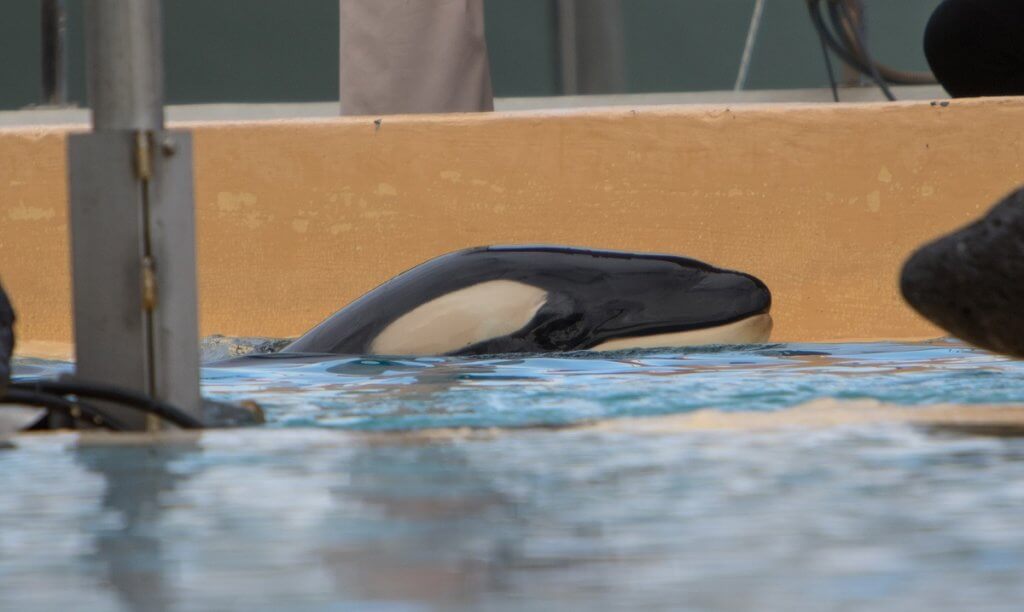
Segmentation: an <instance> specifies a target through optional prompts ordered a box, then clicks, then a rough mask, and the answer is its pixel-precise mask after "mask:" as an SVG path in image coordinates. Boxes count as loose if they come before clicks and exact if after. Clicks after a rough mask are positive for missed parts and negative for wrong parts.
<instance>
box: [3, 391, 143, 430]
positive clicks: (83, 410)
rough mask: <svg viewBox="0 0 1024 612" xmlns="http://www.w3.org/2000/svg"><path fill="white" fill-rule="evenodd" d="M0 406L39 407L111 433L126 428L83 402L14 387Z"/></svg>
mask: <svg viewBox="0 0 1024 612" xmlns="http://www.w3.org/2000/svg"><path fill="white" fill-rule="evenodd" d="M0 404H24V405H28V406H39V407H41V408H46V409H47V410H50V411H51V412H59V413H61V414H65V415H67V416H69V417H71V418H72V419H75V420H81V421H85V422H87V423H89V424H91V425H95V426H96V427H102V428H104V429H110V430H112V431H125V430H126V429H127V427H125V426H124V424H123V423H121V422H120V421H118V420H117V419H115V418H113V417H109V416H107V415H105V414H102V413H100V412H99V411H98V410H97V409H96V408H94V407H92V406H90V405H89V404H86V403H83V402H73V401H70V400H68V399H65V398H63V397H61V396H59V395H54V394H52V393H45V392H39V391H30V390H27V389H22V388H19V387H18V386H17V384H15V385H11V388H9V389H7V391H6V393H4V395H3V396H2V397H0Z"/></svg>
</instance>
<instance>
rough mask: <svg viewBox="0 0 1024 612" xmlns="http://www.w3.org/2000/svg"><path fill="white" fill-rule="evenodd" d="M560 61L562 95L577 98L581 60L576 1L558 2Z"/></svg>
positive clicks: (559, 0) (565, 0)
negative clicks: (577, 49) (577, 39)
mask: <svg viewBox="0 0 1024 612" xmlns="http://www.w3.org/2000/svg"><path fill="white" fill-rule="evenodd" d="M557 10H558V19H557V25H558V60H559V67H560V68H561V77H562V95H563V96H575V95H576V94H578V93H579V92H580V89H579V60H578V58H577V55H576V0H558V4H557Z"/></svg>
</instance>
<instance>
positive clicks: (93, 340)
mask: <svg viewBox="0 0 1024 612" xmlns="http://www.w3.org/2000/svg"><path fill="white" fill-rule="evenodd" d="M160 9H161V2H160V1H159V0H86V2H85V36H86V72H87V85H88V95H89V105H90V108H91V111H92V130H91V131H90V132H88V133H85V134H76V135H72V136H70V137H69V139H68V169H69V193H70V208H71V210H70V221H71V257H72V262H71V263H72V266H71V267H72V289H73V300H74V328H75V333H74V335H75V358H76V367H75V376H76V377H79V378H81V379H83V380H89V381H94V382H103V383H109V384H114V385H118V386H121V387H126V388H129V389H133V390H136V391H141V392H144V393H147V394H149V395H151V396H153V397H155V398H157V399H160V400H163V401H166V402H169V403H172V404H175V405H176V406H178V407H179V408H181V409H183V410H185V411H186V412H189V413H190V414H193V415H194V416H196V417H197V418H201V400H200V394H199V346H198V344H199V340H198V314H197V293H196V255H195V221H194V219H195V208H194V195H193V188H192V185H193V178H192V141H191V134H189V133H188V132H186V131H178V130H175V131H167V130H165V129H164V111H163V53H162V36H161V35H162V32H161V23H162V19H161V11H160ZM103 409H104V410H105V411H109V413H110V414H112V415H113V416H116V417H117V418H118V419H120V420H122V421H124V422H126V423H127V424H128V425H129V426H130V427H131V428H132V429H135V430H145V429H154V428H155V427H156V426H157V424H156V423H155V421H154V420H152V419H150V418H147V417H145V416H141V415H140V414H139V413H137V412H135V411H132V410H129V409H127V408H123V407H116V406H111V405H104V406H103Z"/></svg>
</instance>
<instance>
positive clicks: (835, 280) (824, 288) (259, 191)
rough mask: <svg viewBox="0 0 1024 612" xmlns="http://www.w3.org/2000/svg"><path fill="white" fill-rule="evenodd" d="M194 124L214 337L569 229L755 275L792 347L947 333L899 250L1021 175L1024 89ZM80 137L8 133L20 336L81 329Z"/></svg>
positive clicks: (562, 238)
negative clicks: (988, 95)
mask: <svg viewBox="0 0 1024 612" xmlns="http://www.w3.org/2000/svg"><path fill="white" fill-rule="evenodd" d="M189 127H191V128H192V129H194V133H195V147H196V149H195V159H196V206H197V223H198V236H199V240H198V242H199V261H200V270H199V279H200V300H201V305H202V308H201V313H202V317H201V318H202V332H203V333H204V334H212V333H222V334H234V335H261V336H293V335H297V334H299V333H301V332H303V331H304V330H306V329H307V328H309V327H311V326H312V325H314V324H315V323H317V322H318V321H320V320H321V319H323V318H324V317H326V316H328V315H329V314H330V313H332V312H333V311H334V310H336V309H337V308H339V307H341V306H343V305H344V304H345V303H347V302H349V301H350V300H352V299H354V298H356V297H358V296H359V295H360V294H362V293H363V292H365V291H367V290H369V289H371V288H373V287H374V286H376V285H377V284H379V283H381V282H382V281H384V280H386V279H387V278H389V277H391V276H392V275H394V274H397V273H399V272H401V271H403V270H405V269H407V268H409V267H411V266H414V265H416V264H417V263H418V262H421V261H424V260H426V259H428V258H430V257H433V256H436V255H439V254H441V253H444V252H447V251H451V250H454V249H458V248H461V247H467V246H473V245H482V244H509V243H560V244H572V245H580V246H589V247H601V248H612V249H628V250H640V251H660V252H667V253H677V254H683V255H689V256H692V257H697V258H700V259H704V260H707V261H710V262H712V263H715V264H718V265H722V266H727V267H732V268H737V269H741V270H744V271H748V272H751V273H754V274H756V275H758V276H759V277H761V278H762V279H763V280H764V281H765V282H767V283H768V285H769V286H770V287H771V289H772V291H773V293H774V297H775V307H774V314H775V320H776V328H775V329H776V332H775V335H774V338H776V339H779V340H809V341H810V340H813V341H822V340H856V339H876V338H888V339H905V338H923V337H931V336H935V335H938V334H939V332H938V331H937V330H936V329H935V328H933V327H931V326H930V325H928V324H927V323H925V322H924V321H922V320H921V319H920V318H918V317H917V316H916V315H915V314H914V313H913V312H912V311H911V310H910V309H909V308H907V307H906V306H905V305H904V304H903V302H902V301H901V299H900V297H899V293H898V290H897V284H896V283H897V275H898V271H899V267H900V264H901V262H902V261H903V259H904V258H905V256H906V254H907V253H908V252H909V251H911V250H912V249H913V248H914V247H915V246H916V245H918V244H919V243H921V242H922V241H924V240H926V239H928V238H930V237H932V236H934V235H936V234H938V233H940V232H945V231H948V230H950V229H953V228H954V227H957V226H959V225H961V224H963V223H965V222H967V221H969V220H970V219H972V218H973V217H975V216H977V215H979V214H980V213H982V212H983V211H985V210H986V209H987V208H988V207H989V206H990V205H991V204H992V203H994V202H995V201H996V200H997V199H998V198H999V197H1000V196H1002V195H1003V194H1004V193H1006V192H1007V191H1008V190H1010V189H1012V188H1013V187H1015V186H1016V185H1017V184H1019V183H1020V181H1021V178H1022V176H1024V175H1022V159H1024V141H1022V139H1021V132H1022V130H1024V103H1022V102H1021V101H1020V100H1017V99H990V100H985V101H954V102H952V103H949V104H948V105H947V106H944V105H942V104H938V103H936V104H930V103H927V102H925V103H896V104H870V105H820V106H789V105H780V106H761V107H756V106H755V107H736V108H731V109H730V108H725V107H700V108H695V107H654V108H643V109H638V110H631V109H629V108H622V109H605V110H589V111H572V112H558V113H533V112H531V113H508V114H490V115H448V116H432V117H426V116H408V117H392V118H385V119H383V120H382V121H380V122H375V121H374V118H373V117H367V118H358V117H357V118H348V119H341V118H339V119H329V120H316V121H285V122H253V123H208V124H195V125H192V126H189ZM65 135H66V130H65V129H62V128H59V127H54V128H45V129H38V128H33V129H28V128H24V129H7V130H3V131H0V279H2V282H3V283H4V285H5V286H6V287H7V290H8V293H9V294H10V296H11V298H12V300H13V301H14V304H15V307H16V308H17V310H18V314H19V323H18V327H17V331H18V334H19V337H20V338H22V339H28V340H34V341H44V342H56V343H66V342H68V341H69V339H70V337H71V317H70V304H69V280H68V279H69V275H68V254H67V234H68V227H67V212H66V199H67V190H66V185H65V161H64V155H65V152H64V140H65Z"/></svg>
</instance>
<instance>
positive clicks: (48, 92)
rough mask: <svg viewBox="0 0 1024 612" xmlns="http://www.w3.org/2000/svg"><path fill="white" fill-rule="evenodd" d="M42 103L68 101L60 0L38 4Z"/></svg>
mask: <svg viewBox="0 0 1024 612" xmlns="http://www.w3.org/2000/svg"><path fill="white" fill-rule="evenodd" d="M40 16H41V25H42V28H41V30H42V32H41V35H42V42H43V49H42V58H43V66H42V68H43V72H42V75H43V79H42V80H43V103H44V104H47V105H50V106H64V105H66V104H67V103H68V76H67V47H66V45H65V41H66V39H67V9H66V7H65V4H64V0H43V1H42V5H41V15H40Z"/></svg>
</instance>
